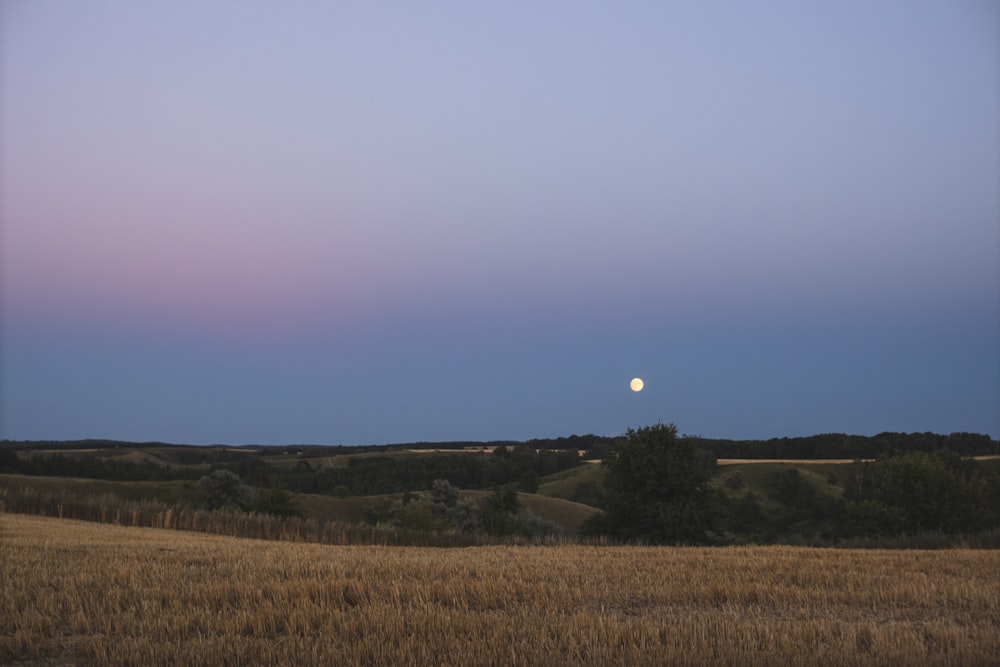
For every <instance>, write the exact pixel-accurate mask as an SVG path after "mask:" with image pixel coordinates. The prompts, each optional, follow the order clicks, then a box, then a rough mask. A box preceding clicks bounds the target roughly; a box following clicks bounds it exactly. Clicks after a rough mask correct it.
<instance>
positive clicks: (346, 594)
mask: <svg viewBox="0 0 1000 667" xmlns="http://www.w3.org/2000/svg"><path fill="white" fill-rule="evenodd" d="M998 572H1000V552H996V551H972V550H952V551H933V552H931V551H861V550H835V549H825V550H820V549H807V548H792V547H738V548H736V547H734V548H713V549H707V548H645V547H584V546H565V545H564V546H553V547H497V546H493V547H470V548H461V549H458V548H452V549H433V548H411V547H369V546H325V545H314V544H292V543H283V542H264V541H256V540H247V539H237V538H229V537H219V536H211V535H203V534H194V533H182V532H177V531H164V530H156V529H148V528H124V527H120V526H110V525H100V524H91V523H83V522H76V521H68V520H59V519H52V518H41V517H33V516H23V515H14V514H0V633H2V635H0V662H2V663H11V664H97V665H173V664H191V665H202V664H203V665H268V664H314V665H323V664H328V665H333V664H336V665H449V664H451V665H577V664H595V665H611V664H628V665H653V664H655V665H662V664H677V665H687V664H691V665H695V664H710V663H714V664H745V665H755V664H757V665H773V664H782V665H816V664H824V665H886V664H910V665H913V664H940V665H970V664H976V665H979V664H998V663H1000V575H998Z"/></svg>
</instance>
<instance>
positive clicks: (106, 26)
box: [0, 0, 1000, 444]
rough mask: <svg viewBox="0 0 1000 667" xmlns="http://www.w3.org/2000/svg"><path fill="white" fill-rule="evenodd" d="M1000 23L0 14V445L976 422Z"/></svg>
mask: <svg viewBox="0 0 1000 667" xmlns="http://www.w3.org/2000/svg"><path fill="white" fill-rule="evenodd" d="M998 26H1000V3H997V2H994V1H992V0H953V1H947V2H946V1H943V0H942V1H928V2H922V1H919V0H917V1H914V0H899V1H894V0H889V1H886V2H877V3H872V2H867V1H853V0H847V1H844V2H780V3H779V2H734V3H722V4H719V3H703V2H684V3H681V2H676V3H675V2H654V3H646V2H635V3H598V2H593V3H592V2H572V3H571V2H547V3H506V2H505V3H479V2H427V3H404V2H399V3H394V2H387V3H362V2H358V3H354V2H334V3H326V2H318V1H317V2H308V1H303V2H287V3H286V2H280V3H279V2H212V3H202V2H193V1H190V2H189V1H181V2H134V3H129V2H103V1H100V0H96V1H88V2H77V1H71V0H67V1H56V0H51V1H50V0H41V1H37V2H27V1H24V2H21V1H17V0H12V1H9V2H4V3H2V4H0V278H2V284H0V438H11V439H77V438H111V439H124V440H143V441H145V440H159V441H168V442H184V443H199V444H200V443H229V444H240V443H262V444H284V443H326V444H338V443H342V444H373V443H389V442H412V441H421V440H423V441H443V440H496V439H511V440H524V439H528V438H536V437H538V438H543V437H554V436H562V435H570V434H573V433H579V434H583V433H595V434H600V435H616V434H619V433H622V432H624V431H625V429H627V428H628V427H636V426H642V425H646V424H652V423H655V422H657V421H664V422H673V423H676V424H677V426H678V428H679V429H680V431H681V432H683V433H691V434H699V435H703V436H705V437H719V438H741V439H742V438H768V437H775V436H797V435H811V434H816V433H826V432H846V433H855V434H865V435H873V434H875V433H879V432H881V431H906V432H912V431H934V432H938V433H950V432H953V431H973V432H980V433H989V434H991V435H992V436H993V437H998V436H1000V343H998V341H1000V269H998V267H1000V224H998V220H1000V192H998V188H1000V186H998V183H1000V124H998V118H1000V93H998V85H1000V84H998V81H1000V28H998ZM633 377H640V378H642V379H643V381H644V383H645V386H644V389H643V390H642V391H641V392H633V391H631V390H630V388H629V381H630V380H631V378H633Z"/></svg>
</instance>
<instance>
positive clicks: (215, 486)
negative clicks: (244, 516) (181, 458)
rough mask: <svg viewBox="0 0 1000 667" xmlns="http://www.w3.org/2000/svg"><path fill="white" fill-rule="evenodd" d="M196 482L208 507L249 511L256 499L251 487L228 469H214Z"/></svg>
mask: <svg viewBox="0 0 1000 667" xmlns="http://www.w3.org/2000/svg"><path fill="white" fill-rule="evenodd" d="M198 484H199V486H201V489H202V493H203V494H204V497H205V506H206V507H208V508H209V509H213V510H214V509H234V510H242V511H249V510H250V509H252V508H253V506H254V504H255V502H256V500H257V498H256V494H255V493H254V491H253V489H251V488H250V487H249V486H247V485H246V484H244V483H243V480H241V479H240V478H239V475H237V474H236V473H233V472H230V471H229V470H215V471H214V472H212V473H211V474H208V475H205V476H204V477H202V478H201V479H200V480H198Z"/></svg>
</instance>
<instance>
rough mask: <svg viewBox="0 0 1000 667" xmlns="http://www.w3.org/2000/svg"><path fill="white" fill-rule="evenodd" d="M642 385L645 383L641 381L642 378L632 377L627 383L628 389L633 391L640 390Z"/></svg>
mask: <svg viewBox="0 0 1000 667" xmlns="http://www.w3.org/2000/svg"><path fill="white" fill-rule="evenodd" d="M644 386H646V383H645V382H643V381H642V378H632V381H631V382H629V383H628V387H629V389H631V390H632V391H634V392H640V391H642V388H643V387H644Z"/></svg>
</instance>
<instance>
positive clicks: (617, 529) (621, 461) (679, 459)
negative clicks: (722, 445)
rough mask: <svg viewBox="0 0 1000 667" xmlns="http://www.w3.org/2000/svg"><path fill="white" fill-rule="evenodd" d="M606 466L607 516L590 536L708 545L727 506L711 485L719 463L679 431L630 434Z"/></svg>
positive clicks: (661, 427) (667, 428) (659, 428)
mask: <svg viewBox="0 0 1000 667" xmlns="http://www.w3.org/2000/svg"><path fill="white" fill-rule="evenodd" d="M603 465H604V466H605V468H606V471H607V472H606V476H605V481H604V486H605V492H606V500H605V510H604V513H603V515H598V518H595V519H594V520H593V521H592V522H590V524H589V526H588V532H590V533H592V534H593V533H600V534H606V535H609V536H611V537H613V538H616V539H620V540H625V541H642V542H649V543H656V544H677V543H687V544H702V543H706V542H709V541H710V539H709V532H710V531H713V530H715V529H716V528H717V526H718V524H719V522H720V519H721V517H722V513H723V502H724V501H722V499H721V498H720V496H719V494H718V493H717V492H716V491H715V490H713V489H712V488H710V486H709V484H708V481H709V479H710V478H711V476H712V471H713V469H714V467H715V460H714V457H712V456H711V455H708V454H706V453H704V452H702V451H700V450H698V449H697V448H696V447H695V446H694V444H693V443H692V442H691V441H690V440H689V439H686V438H678V437H677V427H676V426H674V425H673V424H669V425H667V424H662V423H660V424H656V425H655V426H647V427H644V428H640V429H638V430H634V429H629V430H628V431H627V432H626V434H625V436H624V437H623V438H621V439H619V440H618V441H617V442H616V443H615V446H614V447H613V448H612V449H611V450H610V451H609V452H608V457H607V458H606V459H605V460H604V463H603Z"/></svg>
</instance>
